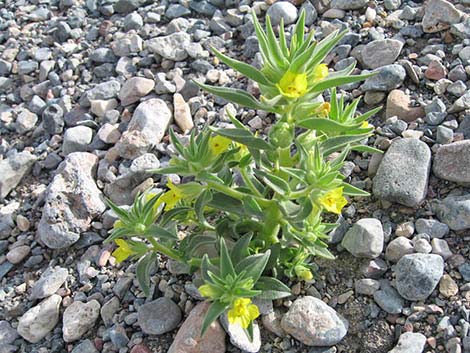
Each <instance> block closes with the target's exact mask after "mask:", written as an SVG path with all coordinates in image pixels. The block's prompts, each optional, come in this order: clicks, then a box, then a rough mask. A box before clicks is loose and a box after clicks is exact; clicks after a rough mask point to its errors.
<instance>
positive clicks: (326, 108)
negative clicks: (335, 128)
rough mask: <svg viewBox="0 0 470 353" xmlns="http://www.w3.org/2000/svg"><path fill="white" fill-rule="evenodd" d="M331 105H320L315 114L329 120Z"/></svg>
mask: <svg viewBox="0 0 470 353" xmlns="http://www.w3.org/2000/svg"><path fill="white" fill-rule="evenodd" d="M330 110H331V105H330V103H328V102H324V103H322V104H320V106H319V107H318V108H316V109H315V113H316V114H318V115H319V116H320V117H322V118H327V117H328V115H329V114H330Z"/></svg>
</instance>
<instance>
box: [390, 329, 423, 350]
mask: <svg viewBox="0 0 470 353" xmlns="http://www.w3.org/2000/svg"><path fill="white" fill-rule="evenodd" d="M425 345H426V336H425V335H423V334H422V333H415V332H405V333H402V334H401V335H400V338H399V339H398V343H397V345H396V346H395V348H393V349H392V350H391V351H389V352H388V353H422V352H423V349H424V346H425Z"/></svg>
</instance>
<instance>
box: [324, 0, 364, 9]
mask: <svg viewBox="0 0 470 353" xmlns="http://www.w3.org/2000/svg"><path fill="white" fill-rule="evenodd" d="M367 3H368V0H333V1H332V2H331V4H330V6H331V8H334V9H341V10H358V9H362V8H363V7H365V6H366V5H367Z"/></svg>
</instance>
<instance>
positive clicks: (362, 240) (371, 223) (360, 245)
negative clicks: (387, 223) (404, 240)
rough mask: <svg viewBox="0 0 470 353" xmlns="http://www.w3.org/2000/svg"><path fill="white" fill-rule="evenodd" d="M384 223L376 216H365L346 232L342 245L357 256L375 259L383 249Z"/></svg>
mask: <svg viewBox="0 0 470 353" xmlns="http://www.w3.org/2000/svg"><path fill="white" fill-rule="evenodd" d="M383 244H384V235H383V229H382V223H380V221H379V220H378V219H375V218H363V219H360V220H359V221H357V222H356V224H354V226H352V227H351V228H350V229H349V230H348V231H347V233H346V235H345V236H344V238H343V241H342V242H341V245H342V246H343V247H344V248H345V249H346V250H348V251H349V252H350V253H351V254H352V255H354V256H355V257H362V258H367V259H373V258H376V257H377V256H379V255H380V254H381V252H382V250H383Z"/></svg>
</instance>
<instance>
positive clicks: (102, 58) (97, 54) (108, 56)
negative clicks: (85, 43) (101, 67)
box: [90, 48, 117, 64]
mask: <svg viewBox="0 0 470 353" xmlns="http://www.w3.org/2000/svg"><path fill="white" fill-rule="evenodd" d="M90 60H91V61H94V62H95V63H98V64H104V63H115V62H116V61H117V58H116V56H115V55H114V53H113V51H112V50H111V49H109V48H97V49H95V50H94V51H93V53H91V54H90Z"/></svg>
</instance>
